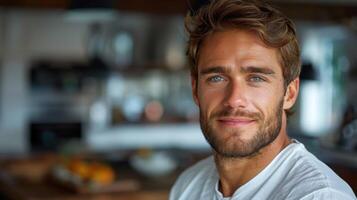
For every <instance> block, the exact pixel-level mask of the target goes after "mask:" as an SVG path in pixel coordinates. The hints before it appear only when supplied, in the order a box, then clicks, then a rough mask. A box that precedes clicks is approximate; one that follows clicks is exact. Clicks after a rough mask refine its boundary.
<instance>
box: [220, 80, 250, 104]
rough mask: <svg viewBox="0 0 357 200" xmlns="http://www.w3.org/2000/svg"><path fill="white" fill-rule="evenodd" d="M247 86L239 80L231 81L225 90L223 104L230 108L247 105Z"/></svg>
mask: <svg viewBox="0 0 357 200" xmlns="http://www.w3.org/2000/svg"><path fill="white" fill-rule="evenodd" d="M247 92H248V91H247V87H246V86H245V85H244V83H242V82H241V81H239V80H234V81H231V82H230V84H228V87H227V88H226V90H225V99H224V105H225V106H227V107H230V108H245V107H246V106H247V98H246V97H247Z"/></svg>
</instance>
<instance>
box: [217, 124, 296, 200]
mask: <svg viewBox="0 0 357 200" xmlns="http://www.w3.org/2000/svg"><path fill="white" fill-rule="evenodd" d="M285 130H286V124H285V123H283V124H282V129H281V131H280V133H279V135H278V137H277V138H276V139H275V140H274V141H273V142H272V143H270V144H269V145H267V146H266V147H264V148H262V149H261V150H260V151H259V152H258V153H257V154H255V155H254V156H252V157H247V158H227V157H222V156H221V155H219V154H217V153H215V154H214V157H215V162H216V167H217V170H218V174H219V177H220V184H219V190H220V191H221V192H222V194H223V196H225V197H228V196H232V195H233V193H234V192H235V191H236V190H237V189H238V188H239V187H241V186H242V185H244V184H245V183H247V182H248V181H249V180H251V179H252V178H254V177H255V176H256V175H257V174H259V173H260V172H261V171H262V170H263V169H264V168H265V167H266V166H267V165H269V163H270V162H271V161H272V160H273V159H274V158H275V157H276V156H277V155H278V154H279V152H280V151H282V150H283V149H284V148H285V147H286V146H288V145H289V144H290V143H291V142H290V139H289V138H288V136H287V134H286V131H285Z"/></svg>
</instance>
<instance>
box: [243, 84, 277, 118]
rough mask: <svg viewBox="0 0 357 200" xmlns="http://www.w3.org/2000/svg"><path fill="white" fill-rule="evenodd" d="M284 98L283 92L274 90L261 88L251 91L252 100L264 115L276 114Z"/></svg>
mask: <svg viewBox="0 0 357 200" xmlns="http://www.w3.org/2000/svg"><path fill="white" fill-rule="evenodd" d="M281 98H282V94H281V92H278V91H274V90H269V89H266V90H260V91H259V92H254V93H251V95H250V102H251V103H252V105H253V106H254V107H255V109H257V110H258V111H259V112H260V113H262V114H263V115H264V116H267V115H271V114H274V113H272V112H275V109H276V107H277V105H278V104H279V103H280V100H281Z"/></svg>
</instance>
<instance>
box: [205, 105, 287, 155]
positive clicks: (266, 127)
mask: <svg viewBox="0 0 357 200" xmlns="http://www.w3.org/2000/svg"><path fill="white" fill-rule="evenodd" d="M282 113H283V99H281V100H280V102H279V103H278V105H277V106H275V107H274V108H273V109H272V110H271V112H270V113H269V116H266V118H265V119H264V116H263V114H261V113H255V112H247V111H243V110H237V109H231V108H224V109H222V110H220V111H217V112H215V113H213V114H212V116H211V117H210V118H209V119H208V118H206V117H205V116H204V114H203V113H202V110H200V125H201V129H202V132H203V134H204V136H205V138H206V140H207V142H208V143H209V144H210V146H211V147H212V149H213V150H214V151H215V152H216V153H217V154H219V155H220V156H222V157H225V158H245V157H253V156H254V155H256V154H258V153H259V151H260V150H261V149H262V148H264V147H265V146H267V145H269V144H270V143H272V142H273V141H274V140H275V139H276V138H277V137H278V135H279V133H280V129H281V125H282ZM219 117H247V118H249V119H252V120H254V123H258V128H257V130H256V131H255V133H250V134H254V135H253V137H251V138H250V139H247V140H244V139H242V136H241V135H242V133H243V131H244V130H243V129H240V128H226V129H224V130H222V129H219V128H217V127H215V126H214V124H215V123H214V122H216V118H219ZM222 132H225V134H223V135H224V137H226V138H224V137H222V134H221V133H222Z"/></svg>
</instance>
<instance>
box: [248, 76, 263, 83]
mask: <svg viewBox="0 0 357 200" xmlns="http://www.w3.org/2000/svg"><path fill="white" fill-rule="evenodd" d="M249 81H251V82H263V81H265V80H264V79H263V78H261V77H259V76H252V77H250V78H249Z"/></svg>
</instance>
